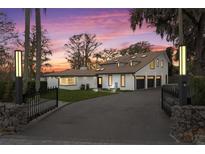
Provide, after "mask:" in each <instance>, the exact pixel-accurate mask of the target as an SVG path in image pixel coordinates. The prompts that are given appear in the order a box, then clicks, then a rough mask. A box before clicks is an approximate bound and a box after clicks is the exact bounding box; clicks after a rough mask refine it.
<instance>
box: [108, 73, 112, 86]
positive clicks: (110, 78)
mask: <svg viewBox="0 0 205 154" xmlns="http://www.w3.org/2000/svg"><path fill="white" fill-rule="evenodd" d="M108 86H112V75H108Z"/></svg>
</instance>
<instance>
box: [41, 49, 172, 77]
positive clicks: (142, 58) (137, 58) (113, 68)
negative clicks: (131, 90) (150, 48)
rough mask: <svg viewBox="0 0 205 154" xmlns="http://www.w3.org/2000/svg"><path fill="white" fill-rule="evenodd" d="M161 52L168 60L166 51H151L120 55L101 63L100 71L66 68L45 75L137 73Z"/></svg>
mask: <svg viewBox="0 0 205 154" xmlns="http://www.w3.org/2000/svg"><path fill="white" fill-rule="evenodd" d="M160 54H164V55H165V58H166V59H167V61H168V62H170V61H169V59H168V56H167V54H166V52H164V51H163V52H149V53H143V54H136V55H134V56H133V55H126V56H121V57H118V58H116V59H114V60H110V61H108V62H106V63H104V64H102V65H101V68H100V69H99V70H98V71H94V70H84V69H83V70H82V69H80V70H75V69H71V70H65V71H63V72H56V73H49V74H45V75H44V76H45V77H47V76H53V77H59V76H96V75H97V74H122V73H130V74H131V73H135V72H137V71H139V70H140V69H142V68H143V67H144V66H146V65H147V64H149V63H150V62H152V61H153V60H154V59H155V58H157V57H158V56H159V55H160ZM130 61H132V62H136V65H134V64H133V66H130ZM118 62H119V64H120V67H117V63H118ZM121 64H122V65H121Z"/></svg>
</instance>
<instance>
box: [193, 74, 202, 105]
mask: <svg viewBox="0 0 205 154" xmlns="http://www.w3.org/2000/svg"><path fill="white" fill-rule="evenodd" d="M190 88H191V89H190V90H191V99H192V101H191V102H192V105H205V77H204V76H195V77H192V78H191V79H190Z"/></svg>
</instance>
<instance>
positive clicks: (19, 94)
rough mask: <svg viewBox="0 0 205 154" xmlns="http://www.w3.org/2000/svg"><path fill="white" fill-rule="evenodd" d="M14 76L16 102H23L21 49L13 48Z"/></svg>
mask: <svg viewBox="0 0 205 154" xmlns="http://www.w3.org/2000/svg"><path fill="white" fill-rule="evenodd" d="M15 68H16V70H15V72H16V73H15V74H16V75H15V76H16V81H15V84H16V104H21V103H22V102H23V94H22V91H23V82H22V51H21V50H15Z"/></svg>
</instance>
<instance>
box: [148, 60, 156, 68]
mask: <svg viewBox="0 0 205 154" xmlns="http://www.w3.org/2000/svg"><path fill="white" fill-rule="evenodd" d="M149 68H150V69H155V61H154V60H153V61H152V62H151V63H150V64H149Z"/></svg>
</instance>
